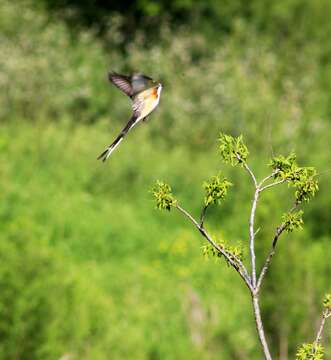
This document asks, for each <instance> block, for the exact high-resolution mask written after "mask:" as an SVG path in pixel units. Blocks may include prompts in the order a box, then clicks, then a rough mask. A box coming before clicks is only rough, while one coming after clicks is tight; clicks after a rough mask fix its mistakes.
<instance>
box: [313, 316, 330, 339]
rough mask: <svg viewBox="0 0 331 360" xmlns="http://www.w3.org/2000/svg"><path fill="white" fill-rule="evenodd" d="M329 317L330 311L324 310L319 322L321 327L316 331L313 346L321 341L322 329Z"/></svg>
mask: <svg viewBox="0 0 331 360" xmlns="http://www.w3.org/2000/svg"><path fill="white" fill-rule="evenodd" d="M330 316H331V311H330V310H328V309H327V310H324V311H323V315H322V321H321V325H320V327H319V329H318V331H317V334H316V338H315V341H314V345H315V346H316V345H318V344H319V343H320V342H321V340H322V333H323V329H324V326H325V323H326V319H327V318H329V317H330Z"/></svg>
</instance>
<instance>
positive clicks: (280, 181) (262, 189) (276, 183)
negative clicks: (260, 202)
mask: <svg viewBox="0 0 331 360" xmlns="http://www.w3.org/2000/svg"><path fill="white" fill-rule="evenodd" d="M286 181H287V179H282V180H279V181H275V182H273V183H271V184H268V185H265V186H263V187H261V188H260V192H262V191H264V190H267V189H269V188H271V187H273V186H277V185H280V184H283V183H285V182H286Z"/></svg>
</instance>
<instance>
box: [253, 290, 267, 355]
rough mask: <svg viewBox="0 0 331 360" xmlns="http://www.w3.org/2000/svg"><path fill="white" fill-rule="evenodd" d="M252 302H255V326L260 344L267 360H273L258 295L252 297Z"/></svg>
mask: <svg viewBox="0 0 331 360" xmlns="http://www.w3.org/2000/svg"><path fill="white" fill-rule="evenodd" d="M252 301H253V310H254V317H255V324H256V329H257V332H258V334H259V339H260V343H261V345H262V349H263V353H264V357H265V359H266V360H272V357H271V354H270V350H269V347H268V343H267V340H266V338H265V335H264V329H263V323H262V318H261V311H260V304H259V298H258V295H257V294H256V295H254V294H253V295H252Z"/></svg>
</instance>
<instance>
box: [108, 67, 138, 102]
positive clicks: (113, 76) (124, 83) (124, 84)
mask: <svg viewBox="0 0 331 360" xmlns="http://www.w3.org/2000/svg"><path fill="white" fill-rule="evenodd" d="M108 79H109V81H110V82H111V83H113V84H114V85H115V86H117V87H118V88H119V89H120V90H122V91H123V92H124V94H126V95H128V96H130V97H132V96H133V89H132V86H131V80H130V78H129V77H128V76H125V75H120V74H117V73H115V72H110V73H109V74H108Z"/></svg>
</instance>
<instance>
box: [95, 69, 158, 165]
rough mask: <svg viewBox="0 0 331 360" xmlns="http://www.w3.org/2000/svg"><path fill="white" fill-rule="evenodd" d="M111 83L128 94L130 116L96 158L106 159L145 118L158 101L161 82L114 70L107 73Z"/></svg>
mask: <svg viewBox="0 0 331 360" xmlns="http://www.w3.org/2000/svg"><path fill="white" fill-rule="evenodd" d="M108 79H109V81H110V82H111V83H113V84H114V85H115V86H117V87H118V88H119V89H120V90H122V91H123V92H124V94H126V95H127V96H129V97H130V98H131V100H132V110H133V113H132V116H131V118H130V119H129V121H128V123H127V124H126V126H125V127H124V128H123V130H122V131H121V132H120V134H119V135H118V136H117V138H116V139H115V140H114V141H113V142H112V143H111V144H110V145H109V146H108V147H107V148H106V150H105V151H104V152H103V153H102V154H100V155H99V157H98V160H99V159H100V160H102V161H106V160H107V159H108V158H109V156H110V155H111V153H112V152H113V151H114V150H115V149H116V148H117V146H118V145H119V144H120V143H121V142H122V140H123V139H124V137H125V135H126V134H127V133H128V132H129V130H131V129H132V128H133V127H134V126H135V125H137V124H138V123H139V122H140V121H141V120H145V119H146V118H147V117H148V115H150V114H151V113H152V112H153V111H154V110H155V109H156V107H157V105H158V104H159V101H160V96H161V91H162V84H161V83H157V82H156V81H154V80H153V79H152V78H150V77H148V76H146V75H143V74H133V75H131V76H126V75H120V74H117V73H115V72H110V73H109V74H108Z"/></svg>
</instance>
